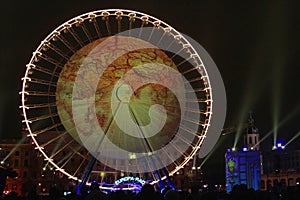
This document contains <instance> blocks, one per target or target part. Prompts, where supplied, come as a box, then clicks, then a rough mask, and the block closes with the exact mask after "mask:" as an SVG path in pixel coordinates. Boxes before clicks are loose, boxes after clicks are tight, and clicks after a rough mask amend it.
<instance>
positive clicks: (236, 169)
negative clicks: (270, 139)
mask: <svg viewBox="0 0 300 200" xmlns="http://www.w3.org/2000/svg"><path fill="white" fill-rule="evenodd" d="M248 124H249V125H248V127H247V128H246V131H245V133H244V144H243V146H242V147H241V149H242V151H240V150H236V149H233V150H230V149H228V150H227V153H226V154H225V166H226V189H227V191H228V192H230V191H231V190H232V189H233V187H234V185H240V184H245V185H247V187H248V188H253V189H255V190H258V189H260V181H261V165H262V163H261V153H260V151H259V145H258V141H259V132H258V129H257V128H256V127H255V125H254V119H253V116H252V113H250V114H249V119H248Z"/></svg>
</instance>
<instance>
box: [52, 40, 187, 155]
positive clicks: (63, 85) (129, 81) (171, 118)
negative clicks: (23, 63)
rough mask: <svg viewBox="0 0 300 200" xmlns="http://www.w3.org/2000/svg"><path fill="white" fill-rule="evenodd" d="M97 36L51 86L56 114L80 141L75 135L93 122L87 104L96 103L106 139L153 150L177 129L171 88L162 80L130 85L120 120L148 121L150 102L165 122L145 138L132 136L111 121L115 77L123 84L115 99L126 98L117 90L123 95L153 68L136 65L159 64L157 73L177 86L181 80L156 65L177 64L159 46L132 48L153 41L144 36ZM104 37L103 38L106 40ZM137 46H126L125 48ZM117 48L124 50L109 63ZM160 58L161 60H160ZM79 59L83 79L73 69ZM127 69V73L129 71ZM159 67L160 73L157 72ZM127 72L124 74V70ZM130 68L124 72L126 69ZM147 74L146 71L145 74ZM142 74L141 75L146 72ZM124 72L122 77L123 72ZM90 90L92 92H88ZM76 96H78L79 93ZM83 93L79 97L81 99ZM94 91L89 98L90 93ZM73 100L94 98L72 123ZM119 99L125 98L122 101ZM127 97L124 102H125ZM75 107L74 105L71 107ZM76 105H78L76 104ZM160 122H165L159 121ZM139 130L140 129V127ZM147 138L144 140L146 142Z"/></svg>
mask: <svg viewBox="0 0 300 200" xmlns="http://www.w3.org/2000/svg"><path fill="white" fill-rule="evenodd" d="M107 38H108V37H106V38H101V39H98V40H95V41H94V42H91V43H89V44H88V45H86V46H84V47H82V48H81V49H80V50H78V51H77V52H76V53H75V54H73V56H72V57H71V58H70V59H69V60H68V62H67V63H66V64H65V66H64V67H63V69H62V71H61V73H60V76H59V80H58V82H57V89H56V105H57V110H58V114H59V117H60V119H61V122H62V123H63V125H64V127H65V129H66V130H67V131H68V132H69V133H70V134H71V135H72V137H73V138H74V139H75V140H76V141H77V142H79V143H81V140H80V135H79V134H83V135H84V136H89V135H90V134H91V133H92V132H93V130H95V127H94V126H96V125H95V124H93V123H88V122H89V121H90V120H91V118H92V117H93V115H92V114H91V112H92V111H91V110H92V109H95V111H96V117H97V122H98V125H100V127H101V128H102V130H103V131H104V133H105V135H106V137H107V138H109V140H110V141H111V142H112V143H114V144H115V145H117V146H119V147H120V148H122V149H124V150H127V151H130V152H139V153H140V152H147V151H148V150H146V149H147V148H145V146H148V147H151V150H157V149H160V148H161V147H163V146H164V145H166V144H168V142H169V141H170V140H171V139H172V137H174V135H175V134H176V131H177V130H178V128H179V127H178V126H179V124H180V123H179V122H180V118H181V113H180V105H179V102H178V99H177V98H176V96H175V95H174V93H173V92H172V91H170V90H169V89H168V88H167V87H164V86H163V84H154V83H149V84H146V85H143V86H141V87H139V88H138V89H136V90H134V91H133V95H132V96H131V97H130V98H129V99H127V100H126V101H128V106H129V109H130V111H131V112H130V116H129V117H128V118H126V117H124V119H123V118H122V120H123V121H124V123H126V122H127V121H129V120H131V121H133V122H134V123H136V124H137V125H139V126H146V125H147V124H149V123H150V121H151V119H150V117H149V109H150V107H151V106H152V105H154V104H158V105H161V106H162V107H163V109H158V110H157V111H156V113H155V115H154V117H155V116H157V117H158V116H160V115H163V114H164V113H166V114H167V118H166V122H165V124H163V126H162V127H163V128H162V129H161V130H160V131H159V132H158V133H157V134H155V135H154V136H151V137H148V138H147V141H145V138H137V137H133V136H131V135H129V134H127V133H125V132H124V131H123V130H122V129H121V128H120V127H119V126H118V124H117V123H116V122H115V120H114V117H115V115H118V112H116V113H113V112H112V107H111V101H112V95H113V91H114V87H115V85H116V84H117V82H118V81H119V80H121V79H122V81H123V85H122V87H119V88H118V90H117V91H118V93H117V95H118V96H119V97H118V98H120V101H125V100H124V99H122V96H124V97H125V96H126V94H127V93H128V90H130V88H133V85H136V84H138V83H139V82H141V79H143V80H145V79H149V80H150V79H151V78H152V77H151V76H152V75H151V74H152V73H151V70H152V71H153V68H149V67H148V68H147V67H145V66H144V67H141V66H142V65H145V64H147V63H156V64H158V65H157V67H156V69H155V71H156V74H158V77H156V79H158V80H161V83H163V82H166V81H167V82H169V84H172V85H173V86H172V87H173V88H175V89H178V90H180V89H181V88H180V87H182V82H180V81H181V80H175V79H174V78H172V74H171V72H170V71H168V70H167V71H166V70H163V69H161V67H160V65H165V66H169V67H170V69H172V70H174V69H175V70H177V69H176V66H175V64H174V63H173V62H172V60H171V59H170V58H169V57H168V56H167V55H166V54H165V53H164V52H163V51H162V50H160V49H158V48H154V47H153V48H145V49H141V48H137V47H141V46H145V47H149V46H153V45H149V44H146V43H147V42H145V41H143V40H140V39H136V38H134V39H133V38H130V40H129V38H127V37H126V36H122V37H118V38H113V39H111V38H110V40H107ZM105 40H106V41H105ZM104 41H105V45H104V46H105V48H97V47H98V46H99V44H101V43H102V44H103V42H104ZM131 48H134V49H138V50H134V51H129V50H128V49H131ZM117 52H118V53H119V52H127V53H124V54H123V55H122V56H120V57H118V58H117V59H114V61H113V62H112V63H108V61H109V60H110V58H111V57H112V56H114V55H115V54H116V53H117ZM159 64H160V65H159ZM83 65H84V70H83V71H82V72H81V74H80V75H82V74H84V76H85V77H91V78H90V79H86V78H83V77H81V76H80V75H78V71H79V69H80V68H81V67H83ZM129 71H130V73H127V72H129ZM157 72H159V73H157ZM126 73H127V76H124V75H125V74H126ZM128 74H129V75H128ZM147 74H149V77H147ZM95 75H96V76H97V77H98V80H99V81H98V84H97V89H96V92H94V90H93V89H92V86H91V85H92V84H93V83H92V82H93V81H95V80H93V79H94V77H95ZM145 75H146V76H145ZM122 77H123V78H122ZM76 79H77V81H78V82H79V83H80V87H82V89H81V91H84V93H82V94H76V93H73V89H74V83H75V80H76ZM93 93H94V95H93ZM79 96H80V98H79ZM82 97H84V99H82ZM93 97H94V99H92V98H93ZM72 101H82V103H83V104H84V103H85V102H86V101H94V102H95V104H94V105H95V108H91V110H89V111H82V113H81V115H83V116H84V121H85V123H84V124H86V125H83V126H80V127H77V128H75V123H74V119H73V112H72ZM123 103H124V102H123ZM125 103H127V102H125ZM73 109H74V108H73ZM76 109H78V108H76ZM161 123H164V122H161ZM141 134H143V133H141ZM146 143H147V144H146Z"/></svg>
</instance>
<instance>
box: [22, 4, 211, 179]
mask: <svg viewBox="0 0 300 200" xmlns="http://www.w3.org/2000/svg"><path fill="white" fill-rule="evenodd" d="M140 27H149V28H152V29H153V30H160V31H162V32H163V34H162V35H161V38H164V37H167V38H169V40H168V41H169V42H170V43H169V44H168V45H169V46H171V45H175V46H176V45H177V46H178V47H180V48H179V49H178V52H181V51H185V52H186V54H187V56H188V57H187V59H185V60H184V61H183V60H181V61H177V63H175V64H176V66H177V67H178V66H179V65H183V64H184V63H188V65H189V66H190V67H188V66H187V68H186V69H185V70H184V71H182V72H181V73H182V74H183V75H184V76H185V78H186V79H187V80H188V81H189V83H191V84H193V85H194V86H193V92H195V93H196V94H197V96H198V95H199V96H200V97H201V99H198V100H199V101H198V103H199V108H200V112H199V113H198V114H199V116H200V117H199V121H196V122H193V121H191V123H196V124H198V125H199V129H198V131H197V132H196V133H192V134H194V136H195V137H194V139H193V141H192V142H191V144H190V147H189V149H188V150H187V151H184V152H180V150H178V151H179V152H178V153H179V154H181V156H180V158H179V159H178V160H174V163H172V164H170V165H168V166H167V167H166V168H165V169H166V171H164V172H163V170H161V169H157V170H155V171H156V172H152V173H150V174H151V179H152V180H153V182H152V183H156V182H158V181H159V180H160V179H162V180H163V179H166V175H169V176H172V175H174V174H175V173H176V172H177V171H178V170H180V169H182V168H183V167H184V166H185V165H186V164H187V163H188V162H189V161H190V160H191V159H192V158H193V156H194V155H195V154H196V152H198V151H199V149H200V147H201V145H202V143H203V141H204V138H205V137H206V134H207V129H208V127H209V125H210V121H211V116H212V108H213V105H212V102H213V101H212V90H211V85H210V79H209V76H208V74H207V71H206V68H205V66H204V63H203V62H202V59H201V58H200V56H199V54H198V53H197V52H196V51H195V49H194V48H193V46H192V45H191V44H190V42H189V41H188V40H187V39H186V38H185V37H184V36H183V35H182V34H180V33H179V32H178V31H176V30H175V29H174V28H172V27H171V26H169V25H168V24H166V23H164V22H163V21H161V20H159V19H156V18H154V17H152V16H149V15H146V14H144V13H140V12H136V11H131V10H120V9H108V10H98V11H94V12H89V13H86V14H83V15H80V16H78V17H75V18H73V19H71V20H69V21H67V22H65V23H64V24H62V25H61V26H59V27H58V28H56V29H55V30H54V31H53V32H52V33H50V34H49V35H48V36H47V37H46V38H45V39H44V40H43V41H42V42H41V44H40V45H39V46H38V48H37V49H36V50H35V51H34V52H33V56H32V57H31V59H30V62H29V63H28V64H27V65H26V67H27V68H26V72H25V76H24V78H22V81H23V87H22V91H21V96H22V106H21V108H22V112H23V116H24V120H23V122H24V123H25V124H26V127H27V129H28V133H29V134H28V136H29V137H30V138H31V139H32V141H33V143H34V144H35V146H36V149H38V150H39V152H40V153H41V154H42V156H43V157H44V158H45V161H46V165H48V164H50V165H51V166H53V167H54V168H55V169H56V170H57V171H59V172H61V173H62V174H64V175H66V176H67V177H68V178H70V179H73V180H76V181H81V177H82V175H83V173H84V170H85V168H86V166H87V164H88V162H89V160H90V159H91V158H92V155H91V154H90V153H89V151H88V150H87V149H86V148H85V147H84V146H83V145H82V144H80V143H78V142H77V141H76V140H74V139H73V137H72V136H71V135H70V134H69V133H68V131H67V130H66V129H65V127H64V124H63V123H62V121H61V120H60V116H59V114H58V111H57V105H56V93H55V92H56V86H57V81H58V79H59V76H60V72H61V71H62V69H63V68H64V65H65V64H66V62H68V60H69V59H70V57H71V56H72V55H74V53H75V52H77V51H78V50H79V49H80V48H82V47H83V46H85V45H87V44H89V43H91V42H93V41H95V40H97V39H99V38H102V37H106V36H111V35H115V34H117V33H119V32H121V31H124V30H125V31H126V30H127V31H129V34H130V30H133V29H134V28H140ZM147 37H148V38H149V36H147ZM173 55H174V56H176V55H175V54H173ZM189 59H190V60H189ZM187 61H188V62H187ZM174 62H175V61H174ZM178 62H180V63H178ZM189 62H191V63H194V64H191V63H189ZM195 74H196V75H198V76H195ZM199 86H200V87H199ZM188 112H193V110H189V111H188ZM185 131H186V132H187V133H188V132H191V131H189V130H188V129H186V130H185ZM74 163H77V164H76V166H74ZM94 170H96V171H108V170H112V169H111V168H109V167H107V166H106V165H105V164H103V163H101V162H99V161H97V162H96V164H95V167H94ZM157 173H158V174H157ZM142 174H143V173H139V172H137V173H136V175H137V176H141V177H142V176H143V175H142Z"/></svg>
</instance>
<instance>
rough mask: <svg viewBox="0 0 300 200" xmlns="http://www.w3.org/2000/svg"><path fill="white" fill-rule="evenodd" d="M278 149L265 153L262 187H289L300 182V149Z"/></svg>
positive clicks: (278, 147) (279, 146)
mask: <svg viewBox="0 0 300 200" xmlns="http://www.w3.org/2000/svg"><path fill="white" fill-rule="evenodd" d="M283 147H284V146H282V145H278V146H277V149H275V150H273V151H268V152H264V153H263V163H264V165H263V170H264V174H263V175H262V181H261V188H262V189H263V190H268V189H270V188H271V187H273V186H280V187H287V186H296V185H299V184H300V150H293V151H292V150H286V149H284V148H283Z"/></svg>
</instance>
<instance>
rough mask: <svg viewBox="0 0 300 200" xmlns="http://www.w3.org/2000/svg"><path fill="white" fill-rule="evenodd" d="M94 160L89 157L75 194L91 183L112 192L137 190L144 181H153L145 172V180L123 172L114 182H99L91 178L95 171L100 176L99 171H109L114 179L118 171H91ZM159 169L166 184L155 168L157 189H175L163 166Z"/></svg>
mask: <svg viewBox="0 0 300 200" xmlns="http://www.w3.org/2000/svg"><path fill="white" fill-rule="evenodd" d="M96 161H97V159H96V158H94V157H92V158H91V159H90V161H89V163H88V165H87V166H86V168H85V171H84V173H83V176H82V179H81V180H82V181H81V182H80V183H79V184H78V186H77V194H81V191H82V189H83V187H86V186H87V185H91V184H97V185H99V188H100V189H101V190H104V191H107V192H113V191H116V190H130V191H133V192H139V191H140V190H141V188H142V186H143V185H144V184H145V183H151V182H152V181H153V180H150V179H149V174H148V173H145V179H146V180H143V179H141V178H139V177H133V176H126V177H124V174H123V176H122V177H121V178H120V179H118V180H115V181H114V183H110V184H108V183H105V182H102V181H101V182H100V183H99V182H98V181H97V180H91V179H92V175H93V174H95V173H96V174H98V175H99V174H100V176H101V173H111V174H113V175H114V176H115V179H116V177H117V174H118V172H116V171H112V172H107V171H106V172H99V171H93V168H94V165H95V163H96ZM161 171H162V172H163V174H164V175H165V176H166V182H167V185H166V184H165V181H164V180H162V178H161V175H160V173H159V171H158V170H155V171H154V172H152V173H154V175H155V176H156V177H157V178H158V187H159V190H160V191H163V190H164V189H165V188H166V187H169V188H171V189H173V190H174V189H175V187H174V184H173V183H172V181H171V179H170V177H169V174H168V173H167V170H166V169H165V168H163V169H161Z"/></svg>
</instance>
